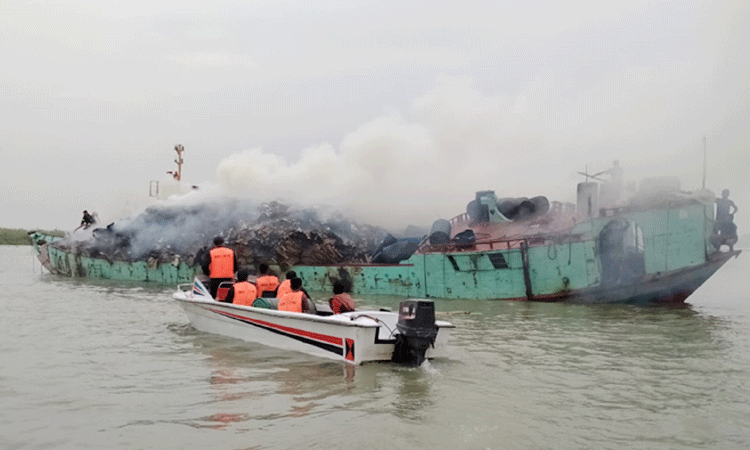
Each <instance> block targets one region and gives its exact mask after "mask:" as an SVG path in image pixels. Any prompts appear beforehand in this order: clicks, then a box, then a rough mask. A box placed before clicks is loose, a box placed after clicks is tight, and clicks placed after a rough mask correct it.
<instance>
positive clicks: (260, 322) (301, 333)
mask: <svg viewBox="0 0 750 450" xmlns="http://www.w3.org/2000/svg"><path fill="white" fill-rule="evenodd" d="M208 310H209V311H211V312H215V313H217V314H223V315H226V316H230V317H234V318H235V319H240V320H247V321H248V322H253V323H257V324H258V325H263V326H265V327H270V328H275V329H277V330H281V331H285V332H287V333H291V334H295V335H297V336H304V337H306V338H310V339H315V340H317V341H322V342H328V343H329V344H334V345H343V344H344V340H343V339H342V338H340V337H336V336H329V335H326V334H320V333H313V332H312V331H305V330H300V329H298V328H292V327H285V326H283V325H278V324H275V323H271V322H266V321H264V320H258V319H252V318H250V317H245V316H240V315H238V314H232V313H230V312H226V311H221V310H218V309H213V308H208Z"/></svg>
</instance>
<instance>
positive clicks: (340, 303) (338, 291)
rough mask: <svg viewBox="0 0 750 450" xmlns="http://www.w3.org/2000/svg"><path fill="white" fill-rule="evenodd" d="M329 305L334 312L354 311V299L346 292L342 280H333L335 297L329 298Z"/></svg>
mask: <svg viewBox="0 0 750 450" xmlns="http://www.w3.org/2000/svg"><path fill="white" fill-rule="evenodd" d="M328 306H330V307H331V311H333V313H334V314H341V313H344V312H351V311H354V299H352V296H351V295H349V293H347V292H344V283H342V282H341V280H336V281H334V282H333V297H331V298H330V299H329V300H328Z"/></svg>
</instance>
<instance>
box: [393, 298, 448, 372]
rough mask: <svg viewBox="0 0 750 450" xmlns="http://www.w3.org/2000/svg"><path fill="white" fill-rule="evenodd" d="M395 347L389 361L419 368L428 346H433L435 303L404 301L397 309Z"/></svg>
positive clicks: (435, 334) (435, 328)
mask: <svg viewBox="0 0 750 450" xmlns="http://www.w3.org/2000/svg"><path fill="white" fill-rule="evenodd" d="M396 328H397V329H398V331H399V333H398V334H397V335H396V345H395V348H394V349H393V355H392V356H391V360H392V361H393V362H397V363H406V364H411V365H415V366H419V365H420V364H422V362H424V360H425V354H426V353H427V349H428V348H430V346H434V345H435V338H436V337H437V326H436V325H435V303H433V302H432V300H405V301H403V302H401V305H399V308H398V323H397V324H396Z"/></svg>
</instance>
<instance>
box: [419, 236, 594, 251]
mask: <svg viewBox="0 0 750 450" xmlns="http://www.w3.org/2000/svg"><path fill="white" fill-rule="evenodd" d="M480 234H481V233H480ZM582 238H583V235H582V234H580V233H565V234H554V235H538V236H526V237H518V238H491V237H487V238H483V239H482V238H479V239H477V240H476V241H475V242H474V244H473V245H470V246H465V245H459V244H456V243H455V242H449V243H447V244H430V241H429V239H424V240H423V241H422V243H421V244H420V246H419V248H418V250H417V252H418V253H447V252H462V251H464V252H474V251H494V250H511V249H520V248H521V246H522V245H523V244H524V243H525V244H526V246H527V247H540V246H544V245H562V244H569V243H571V242H576V241H581V240H582Z"/></svg>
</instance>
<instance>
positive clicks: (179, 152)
mask: <svg viewBox="0 0 750 450" xmlns="http://www.w3.org/2000/svg"><path fill="white" fill-rule="evenodd" d="M174 151H176V152H177V158H176V159H175V160H174V162H176V163H177V171H176V172H175V173H174V174H173V175H174V179H175V180H177V181H180V180H182V163H183V162H185V161H184V160H183V159H182V152H184V151H185V147H183V146H182V145H180V144H177V145H175V146H174ZM168 173H169V172H168Z"/></svg>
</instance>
